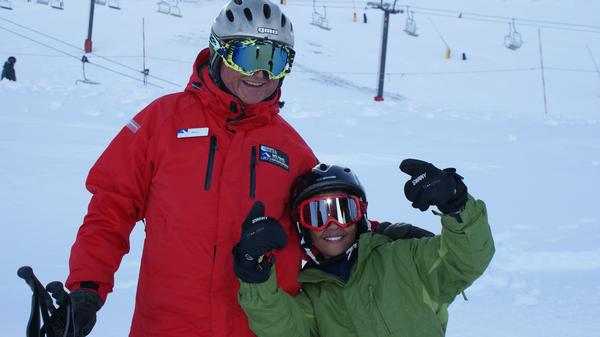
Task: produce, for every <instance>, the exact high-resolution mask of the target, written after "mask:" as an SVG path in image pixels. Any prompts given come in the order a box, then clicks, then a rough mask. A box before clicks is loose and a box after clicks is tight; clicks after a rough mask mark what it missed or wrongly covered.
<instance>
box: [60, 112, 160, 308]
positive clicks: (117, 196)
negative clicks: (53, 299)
mask: <svg viewBox="0 0 600 337" xmlns="http://www.w3.org/2000/svg"><path fill="white" fill-rule="evenodd" d="M155 109H156V104H155V103H153V104H151V105H149V106H148V107H147V108H145V109H144V110H143V111H141V112H140V113H139V114H138V115H137V116H135V117H134V118H133V119H132V120H131V121H130V122H129V123H128V124H127V125H126V126H125V127H124V128H123V129H122V130H121V131H120V132H119V134H118V135H117V136H116V137H115V138H114V139H113V141H112V142H111V143H110V145H109V146H108V148H106V150H105V151H104V153H102V155H101V156H100V158H99V159H98V161H97V162H96V163H95V164H94V166H93V167H92V169H91V170H90V173H89V175H88V178H87V181H86V187H87V189H88V190H89V191H90V192H91V193H92V199H91V201H90V203H89V206H88V212H87V215H86V216H85V218H84V220H83V224H82V225H81V227H80V228H79V232H78V233H77V239H76V240H75V243H74V244H73V247H72V248H71V257H70V260H69V268H70V274H69V277H68V279H67V281H66V282H65V284H66V286H67V288H69V289H70V290H74V289H76V288H77V287H79V284H80V283H81V282H86V281H90V282H96V283H98V285H99V289H98V293H99V295H100V296H101V297H102V299H103V300H105V299H106V295H107V294H108V293H109V292H111V291H112V288H113V285H114V273H115V272H116V270H117V269H118V267H119V264H120V263H121V259H122V258H123V255H125V254H127V253H128V252H129V235H130V233H131V231H132V230H133V227H134V225H135V223H136V222H137V221H139V220H141V219H142V218H143V217H144V206H145V205H144V201H145V199H146V194H147V192H148V187H149V184H150V178H151V172H152V165H151V161H150V160H149V154H148V152H149V149H148V139H149V136H150V132H151V130H152V128H153V125H152V121H151V119H152V118H151V116H152V115H153V110H155ZM154 115H155V113H154Z"/></svg>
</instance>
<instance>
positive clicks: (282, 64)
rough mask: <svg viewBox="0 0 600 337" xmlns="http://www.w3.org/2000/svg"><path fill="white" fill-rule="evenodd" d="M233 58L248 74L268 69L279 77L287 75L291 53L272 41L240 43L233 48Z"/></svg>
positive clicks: (274, 76)
mask: <svg viewBox="0 0 600 337" xmlns="http://www.w3.org/2000/svg"><path fill="white" fill-rule="evenodd" d="M231 60H232V61H233V63H235V64H236V65H237V66H239V67H240V68H241V69H242V70H243V71H244V72H245V73H247V74H253V73H255V72H257V71H260V70H266V71H267V72H269V73H270V74H271V76H272V77H273V78H278V77H283V76H284V75H285V74H284V71H285V70H286V67H287V66H288V60H289V53H288V51H287V48H285V47H281V46H277V45H273V44H271V43H258V42H256V43H254V44H252V45H244V44H238V45H236V46H235V47H234V48H233V55H232V58H231Z"/></svg>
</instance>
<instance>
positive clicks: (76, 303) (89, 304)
mask: <svg viewBox="0 0 600 337" xmlns="http://www.w3.org/2000/svg"><path fill="white" fill-rule="evenodd" d="M69 301H70V303H71V310H73V326H74V334H73V335H71V334H68V335H67V336H73V337H83V336H87V335H89V334H90V332H92V328H93V327H94V325H95V324H96V312H98V310H100V308H102V304H103V302H102V299H101V298H100V296H98V294H96V293H95V292H92V291H89V290H85V289H83V288H79V289H77V290H74V291H72V292H71V293H70V294H69Z"/></svg>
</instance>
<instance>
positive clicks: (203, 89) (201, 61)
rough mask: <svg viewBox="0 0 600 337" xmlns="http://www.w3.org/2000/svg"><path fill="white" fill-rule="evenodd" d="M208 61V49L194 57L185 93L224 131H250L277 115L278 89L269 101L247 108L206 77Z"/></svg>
mask: <svg viewBox="0 0 600 337" xmlns="http://www.w3.org/2000/svg"><path fill="white" fill-rule="evenodd" d="M209 57H210V51H209V50H208V48H206V49H203V50H202V51H201V52H200V53H199V54H198V56H197V57H196V61H195V62H194V68H193V70H192V75H191V76H190V80H189V82H188V84H187V86H186V88H185V91H186V92H192V93H194V94H195V95H196V96H198V97H199V98H200V99H201V102H202V104H203V105H204V106H205V107H206V108H207V110H208V111H209V113H212V114H214V115H215V116H216V117H217V119H219V120H221V121H223V122H224V126H225V127H227V128H228V129H231V130H235V129H247V128H254V127H257V126H261V125H265V124H268V123H269V122H270V121H271V118H272V117H273V116H275V115H277V114H278V113H279V98H280V97H281V90H280V89H279V88H278V89H277V92H276V93H275V95H273V97H272V98H270V99H268V100H265V101H262V102H260V103H256V104H251V105H247V104H245V103H243V102H242V101H241V100H240V99H239V98H237V97H235V96H234V95H232V94H230V93H227V92H225V91H223V90H222V89H221V88H219V87H218V86H217V85H216V84H215V83H214V82H213V80H212V79H211V78H210V76H209V74H208V61H209Z"/></svg>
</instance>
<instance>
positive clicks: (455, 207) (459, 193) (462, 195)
mask: <svg viewBox="0 0 600 337" xmlns="http://www.w3.org/2000/svg"><path fill="white" fill-rule="evenodd" d="M444 171H445V172H446V173H448V174H449V175H450V176H451V177H452V178H454V181H455V182H456V188H455V192H454V196H453V197H452V198H450V199H449V200H448V201H447V202H446V203H445V204H443V205H438V209H439V210H440V212H442V213H443V214H449V215H452V214H456V213H460V212H462V211H463V210H464V209H465V205H466V204H467V198H468V192H467V186H466V185H465V183H463V181H462V179H463V177H461V176H460V175H459V174H458V173H456V171H455V170H454V169H445V170H444Z"/></svg>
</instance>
